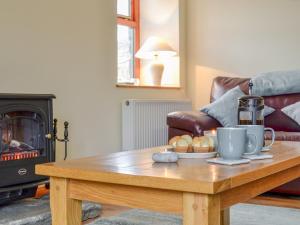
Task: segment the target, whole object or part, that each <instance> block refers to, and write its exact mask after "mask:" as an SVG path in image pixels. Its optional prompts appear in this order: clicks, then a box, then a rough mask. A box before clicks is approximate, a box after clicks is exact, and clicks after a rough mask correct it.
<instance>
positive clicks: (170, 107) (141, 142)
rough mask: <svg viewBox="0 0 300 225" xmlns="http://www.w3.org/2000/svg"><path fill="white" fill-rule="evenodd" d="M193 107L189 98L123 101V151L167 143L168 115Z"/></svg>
mask: <svg viewBox="0 0 300 225" xmlns="http://www.w3.org/2000/svg"><path fill="white" fill-rule="evenodd" d="M191 109H192V103H191V101H189V100H135V99H129V100H125V101H123V103H122V149H123V151H128V150H133V149H143V148H149V147H155V146H160V145H166V144H167V142H168V126H167V115H168V113H170V112H175V111H188V110H191Z"/></svg>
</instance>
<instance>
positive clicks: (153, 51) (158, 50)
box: [135, 37, 177, 86]
mask: <svg viewBox="0 0 300 225" xmlns="http://www.w3.org/2000/svg"><path fill="white" fill-rule="evenodd" d="M176 54H177V53H176V51H175V50H174V49H173V48H172V47H171V46H170V45H169V44H168V43H167V42H166V41H165V40H164V39H162V38H158V37H150V38H148V39H147V40H146V41H145V43H144V44H143V45H142V47H141V48H140V49H139V50H138V52H137V53H136V54H135V57H136V58H140V59H149V60H153V63H152V64H151V65H150V73H151V76H152V83H153V85H157V86H159V85H161V80H162V75H163V72H164V64H162V63H161V62H160V61H159V59H163V58H170V57H173V56H175V55H176Z"/></svg>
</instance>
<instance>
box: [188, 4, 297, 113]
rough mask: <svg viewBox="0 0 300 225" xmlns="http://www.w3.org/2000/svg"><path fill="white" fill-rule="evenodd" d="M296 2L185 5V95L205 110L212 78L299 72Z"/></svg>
mask: <svg viewBox="0 0 300 225" xmlns="http://www.w3.org/2000/svg"><path fill="white" fill-rule="evenodd" d="M299 12H300V1H297V0H251V1H249V0H226V1H225V0H223V1H220V0H188V1H187V52H188V56H187V62H188V95H189V96H190V97H191V98H192V99H193V102H194V107H195V108H199V107H200V106H202V105H204V104H207V103H208V101H209V91H210V85H211V81H212V79H213V78H214V77H215V76H217V75H231V76H233V75H236V76H252V75H255V74H257V73H260V72H266V71H276V70H288V69H297V68H300V60H299V59H300V42H299V40H300V26H299V21H300V13H299Z"/></svg>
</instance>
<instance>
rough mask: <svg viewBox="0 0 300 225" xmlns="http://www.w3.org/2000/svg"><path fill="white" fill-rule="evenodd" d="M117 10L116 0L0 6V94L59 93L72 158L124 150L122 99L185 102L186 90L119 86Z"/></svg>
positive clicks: (16, 0) (17, 0) (6, 2)
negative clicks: (67, 123)
mask: <svg viewBox="0 0 300 225" xmlns="http://www.w3.org/2000/svg"><path fill="white" fill-rule="evenodd" d="M115 7H116V5H115V1H112V0H88V1H87V0H42V1H41V0H26V1H23V0H1V1H0V92H14V93H54V94H55V95H56V96H57V99H56V100H55V105H54V109H55V110H54V112H55V117H57V118H59V120H60V122H61V123H62V121H63V120H68V121H69V122H70V139H71V142H70V150H69V151H70V156H71V157H73V158H74V157H80V156H86V155H95V154H99V153H107V152H116V151H119V150H120V147H121V102H122V100H123V99H127V98H145V99H147V98H151V99H159V98H166V99H180V98H185V91H184V88H182V89H181V90H151V89H122V88H116V87H115V83H116V73H117V71H116V68H117V65H116V63H117V49H116V48H117V45H116V24H115ZM182 19H184V18H182ZM183 34H184V32H182V35H181V38H182V39H183V40H184V35H183ZM179 48H180V49H182V50H184V47H183V46H181V45H180V46H179ZM182 54H183V55H184V54H185V53H184V51H183V53H182ZM182 77H183V78H182V82H183V83H182V84H183V86H184V85H185V82H184V74H183V75H182ZM60 131H62V129H60ZM62 154H63V152H62V146H60V148H59V152H58V158H59V159H61V158H62Z"/></svg>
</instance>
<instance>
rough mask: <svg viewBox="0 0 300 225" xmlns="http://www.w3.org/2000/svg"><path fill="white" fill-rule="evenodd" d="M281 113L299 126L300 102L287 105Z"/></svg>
mask: <svg viewBox="0 0 300 225" xmlns="http://www.w3.org/2000/svg"><path fill="white" fill-rule="evenodd" d="M281 111H282V112H283V113H284V114H285V115H287V116H288V117H290V118H291V119H292V120H294V121H295V122H296V123H298V124H299V125H300V102H296V103H294V104H292V105H288V106H286V107H284V108H283V109H281Z"/></svg>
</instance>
